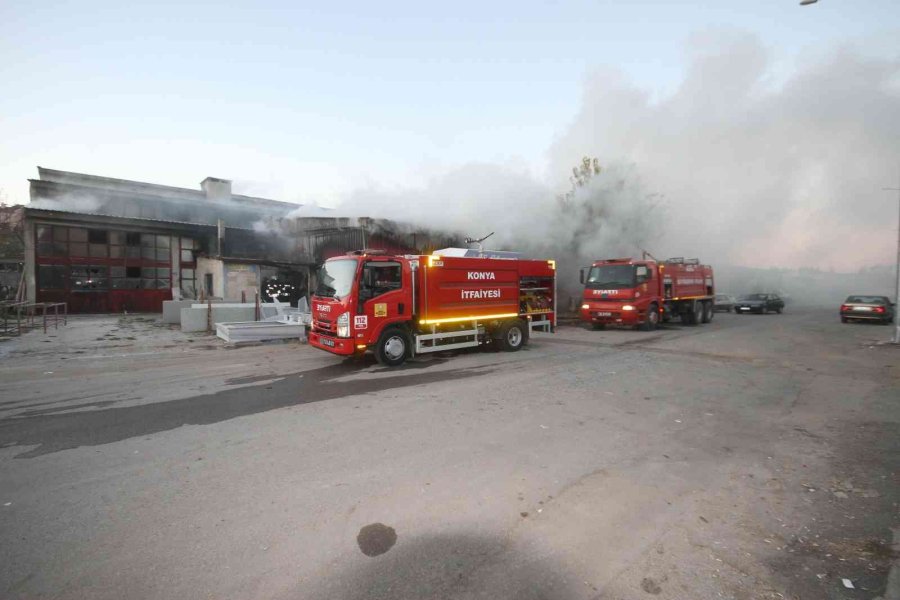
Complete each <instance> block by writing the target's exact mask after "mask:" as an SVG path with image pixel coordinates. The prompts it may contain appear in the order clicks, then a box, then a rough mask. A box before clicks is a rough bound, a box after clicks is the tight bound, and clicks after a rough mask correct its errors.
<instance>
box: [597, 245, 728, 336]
mask: <svg viewBox="0 0 900 600" xmlns="http://www.w3.org/2000/svg"><path fill="white" fill-rule="evenodd" d="M581 283H583V284H584V294H583V296H582V304H581V311H580V318H581V320H582V321H584V322H586V323H590V324H591V325H593V326H594V328H595V329H602V328H603V327H605V326H606V325H630V326H635V327H640V328H642V329H644V330H647V331H650V330H653V329H656V327H657V326H658V325H659V323H660V321H669V320H670V319H672V318H673V317H675V316H678V317H679V318H680V319H681V321H682V322H683V323H685V324H687V325H697V324H700V323H709V322H710V321H711V320H712V318H713V314H714V312H713V308H714V306H713V300H714V297H715V285H714V282H713V271H712V267H710V266H708V265H701V264H700V261H699V260H697V259H684V258H670V259H668V260H666V261H661V262H660V261H656V260H638V259H632V258H614V259H608V260H598V261H596V262H594V263H593V264H592V265H591V266H590V267H588V268H585V269H582V270H581Z"/></svg>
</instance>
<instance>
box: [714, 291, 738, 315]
mask: <svg viewBox="0 0 900 600" xmlns="http://www.w3.org/2000/svg"><path fill="white" fill-rule="evenodd" d="M734 303H735V299H734V296H729V295H728V294H716V297H715V299H714V300H713V310H714V311H715V312H731V311H732V310H734Z"/></svg>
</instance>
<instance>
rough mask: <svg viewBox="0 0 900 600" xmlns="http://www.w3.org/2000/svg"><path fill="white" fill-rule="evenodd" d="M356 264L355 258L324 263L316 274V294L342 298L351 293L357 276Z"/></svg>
mask: <svg viewBox="0 0 900 600" xmlns="http://www.w3.org/2000/svg"><path fill="white" fill-rule="evenodd" d="M356 265H357V262H356V261H355V260H353V259H346V260H332V261H328V262H326V263H325V264H324V265H322V266H321V267H320V268H319V271H318V272H317V274H316V280H317V281H318V284H317V285H316V296H321V297H325V298H341V297H343V296H346V295H347V294H349V293H350V290H351V289H352V288H353V279H354V277H356Z"/></svg>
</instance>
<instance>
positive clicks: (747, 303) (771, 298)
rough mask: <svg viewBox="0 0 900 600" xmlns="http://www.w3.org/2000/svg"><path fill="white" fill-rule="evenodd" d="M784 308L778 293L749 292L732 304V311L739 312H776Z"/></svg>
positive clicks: (779, 312)
mask: <svg viewBox="0 0 900 600" xmlns="http://www.w3.org/2000/svg"><path fill="white" fill-rule="evenodd" d="M782 310H784V300H782V299H781V298H780V297H779V296H778V294H750V295H749V296H741V297H740V298H738V301H737V302H735V304H734V312H736V313H738V314H739V315H740V314H746V313H751V312H755V313H759V314H764V313H767V312H770V311H771V312H777V313H778V314H781V311H782Z"/></svg>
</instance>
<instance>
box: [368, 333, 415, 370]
mask: <svg viewBox="0 0 900 600" xmlns="http://www.w3.org/2000/svg"><path fill="white" fill-rule="evenodd" d="M409 349H410V341H409V336H408V335H407V334H406V332H405V331H403V330H402V329H397V328H392V329H385V330H384V331H383V332H382V334H381V336H379V338H378V343H377V344H376V345H375V358H376V359H377V360H378V362H379V363H381V364H383V365H384V366H386V367H397V366H400V365H402V364H403V362H404V361H405V360H406V357H407V356H408V355H409Z"/></svg>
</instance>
